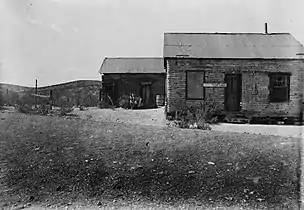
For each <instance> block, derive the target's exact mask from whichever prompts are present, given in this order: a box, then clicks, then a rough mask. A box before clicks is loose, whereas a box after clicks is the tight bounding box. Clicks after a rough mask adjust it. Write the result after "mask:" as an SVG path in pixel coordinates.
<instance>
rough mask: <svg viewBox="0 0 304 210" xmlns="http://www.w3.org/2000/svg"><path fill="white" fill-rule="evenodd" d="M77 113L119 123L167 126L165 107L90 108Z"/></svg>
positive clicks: (76, 111) (98, 119) (84, 116)
mask: <svg viewBox="0 0 304 210" xmlns="http://www.w3.org/2000/svg"><path fill="white" fill-rule="evenodd" d="M74 112H75V114H77V115H79V116H80V117H82V118H91V119H94V120H97V121H108V122H118V123H128V124H136V125H151V126H161V127H165V126H166V119H165V114H164V113H165V108H164V107H161V108H158V109H139V110H128V109H122V108H117V109H100V108H95V107H92V108H88V109H87V110H85V111H80V110H79V109H76V110H75V111H74Z"/></svg>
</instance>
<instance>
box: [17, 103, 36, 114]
mask: <svg viewBox="0 0 304 210" xmlns="http://www.w3.org/2000/svg"><path fill="white" fill-rule="evenodd" d="M17 110H18V111H19V112H20V113H23V114H30V113H32V112H33V110H32V108H31V107H30V106H27V105H18V106H17Z"/></svg>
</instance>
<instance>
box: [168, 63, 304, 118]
mask: <svg viewBox="0 0 304 210" xmlns="http://www.w3.org/2000/svg"><path fill="white" fill-rule="evenodd" d="M301 65H302V66H301ZM303 67H304V66H303V63H301V61H300V60H230V59H228V60H220V59H216V60H208V59H166V68H167V76H166V92H167V107H166V110H167V112H168V113H170V112H174V111H176V110H180V109H182V108H184V107H185V106H192V105H194V106H196V105H198V104H200V102H203V101H200V100H187V99H186V71H191V70H194V71H198V70H199V71H205V83H217V82H219V83H224V81H225V74H226V73H241V74H242V99H241V106H242V110H248V111H255V112H257V113H258V114H261V115H276V114H279V113H280V114H283V115H296V114H298V113H299V110H300V108H299V106H300V100H302V96H301V93H303V82H304V81H303V76H301V75H300V71H303ZM270 72H289V73H291V77H290V101H289V102H285V103H271V102H269V100H268V98H269V89H268V86H269V76H268V74H269V73H270ZM255 86H256V88H255ZM205 101H206V102H207V104H210V103H211V102H214V103H216V104H217V105H218V107H220V108H221V109H224V101H225V88H205Z"/></svg>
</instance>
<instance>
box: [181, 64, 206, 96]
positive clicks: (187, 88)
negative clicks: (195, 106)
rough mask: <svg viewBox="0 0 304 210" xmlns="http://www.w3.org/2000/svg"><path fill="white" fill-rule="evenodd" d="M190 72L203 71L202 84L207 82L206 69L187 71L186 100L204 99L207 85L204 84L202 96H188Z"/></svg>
mask: <svg viewBox="0 0 304 210" xmlns="http://www.w3.org/2000/svg"><path fill="white" fill-rule="evenodd" d="M189 73H202V74H203V81H202V84H204V83H205V75H206V73H205V71H203V70H191V71H186V94H185V97H186V100H204V99H205V87H204V86H202V88H203V89H202V90H203V96H202V97H201V98H190V97H188V74H189Z"/></svg>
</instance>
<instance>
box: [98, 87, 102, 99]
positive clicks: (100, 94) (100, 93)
mask: <svg viewBox="0 0 304 210" xmlns="http://www.w3.org/2000/svg"><path fill="white" fill-rule="evenodd" d="M101 91H102V90H101V89H99V101H101V96H102V92H101Z"/></svg>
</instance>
